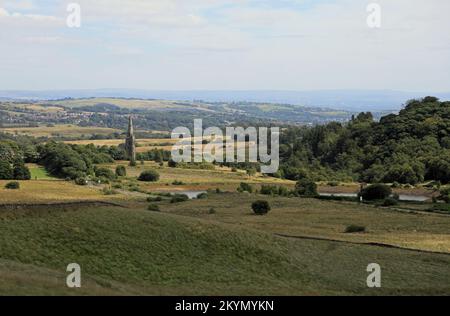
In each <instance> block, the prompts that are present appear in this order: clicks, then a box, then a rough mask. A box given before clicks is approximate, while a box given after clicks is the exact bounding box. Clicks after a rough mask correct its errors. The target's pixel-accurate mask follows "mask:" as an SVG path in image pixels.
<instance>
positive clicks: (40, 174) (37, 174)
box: [27, 164, 57, 180]
mask: <svg viewBox="0 0 450 316" xmlns="http://www.w3.org/2000/svg"><path fill="white" fill-rule="evenodd" d="M27 167H28V169H30V173H31V179H32V180H57V179H56V178H54V177H52V176H51V175H49V174H48V172H47V170H45V168H44V167H42V166H39V165H37V164H27Z"/></svg>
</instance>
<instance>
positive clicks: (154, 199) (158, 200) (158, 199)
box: [147, 196, 163, 202]
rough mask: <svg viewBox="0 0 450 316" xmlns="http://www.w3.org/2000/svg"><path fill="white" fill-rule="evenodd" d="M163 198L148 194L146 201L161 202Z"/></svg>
mask: <svg viewBox="0 0 450 316" xmlns="http://www.w3.org/2000/svg"><path fill="white" fill-rule="evenodd" d="M162 200H163V198H162V197H160V196H149V197H148V198H147V202H161V201H162Z"/></svg>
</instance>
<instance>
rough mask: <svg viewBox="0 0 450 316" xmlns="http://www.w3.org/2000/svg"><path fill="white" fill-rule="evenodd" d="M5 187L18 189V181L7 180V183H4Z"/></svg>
mask: <svg viewBox="0 0 450 316" xmlns="http://www.w3.org/2000/svg"><path fill="white" fill-rule="evenodd" d="M5 189H8V190H18V189H20V183H19V182H17V181H13V182H8V183H7V184H6V185H5Z"/></svg>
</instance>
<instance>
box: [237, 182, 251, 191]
mask: <svg viewBox="0 0 450 316" xmlns="http://www.w3.org/2000/svg"><path fill="white" fill-rule="evenodd" d="M237 190H238V192H248V193H252V192H253V187H252V186H251V185H250V184H248V183H244V182H241V184H240V185H239V188H238V189H237Z"/></svg>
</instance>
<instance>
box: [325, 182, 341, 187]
mask: <svg viewBox="0 0 450 316" xmlns="http://www.w3.org/2000/svg"><path fill="white" fill-rule="evenodd" d="M327 185H328V186H330V187H338V186H339V182H337V181H330V182H328V183H327Z"/></svg>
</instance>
